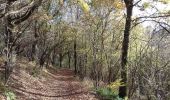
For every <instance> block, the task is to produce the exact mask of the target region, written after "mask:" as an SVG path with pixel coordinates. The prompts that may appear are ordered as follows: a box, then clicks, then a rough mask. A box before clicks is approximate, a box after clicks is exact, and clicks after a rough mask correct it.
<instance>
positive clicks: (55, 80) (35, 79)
mask: <svg viewBox="0 0 170 100" xmlns="http://www.w3.org/2000/svg"><path fill="white" fill-rule="evenodd" d="M26 63H27V64H26ZM31 66H32V65H31V63H29V64H28V62H25V64H24V62H22V63H21V62H20V64H19V65H18V66H17V67H15V68H14V70H13V73H12V74H11V76H10V79H9V82H8V85H9V87H10V88H11V90H12V91H13V92H14V93H15V95H16V97H17V100H97V98H95V96H94V95H93V94H91V93H90V91H89V88H87V86H85V85H83V83H82V81H80V80H79V79H78V78H76V77H75V74H74V72H73V70H69V69H58V70H56V69H53V68H49V69H46V70H42V71H41V72H40V73H39V74H38V75H36V74H37V72H36V69H35V70H33V71H32V67H31ZM34 71H35V72H34ZM31 74H34V75H31Z"/></svg>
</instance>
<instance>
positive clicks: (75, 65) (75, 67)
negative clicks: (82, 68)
mask: <svg viewBox="0 0 170 100" xmlns="http://www.w3.org/2000/svg"><path fill="white" fill-rule="evenodd" d="M74 73H75V74H77V43H76V39H75V40H74Z"/></svg>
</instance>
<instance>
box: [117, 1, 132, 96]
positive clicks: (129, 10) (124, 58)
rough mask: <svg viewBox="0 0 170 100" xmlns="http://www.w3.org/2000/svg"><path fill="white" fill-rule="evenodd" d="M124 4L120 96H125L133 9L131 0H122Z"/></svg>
mask: <svg viewBox="0 0 170 100" xmlns="http://www.w3.org/2000/svg"><path fill="white" fill-rule="evenodd" d="M124 2H125V4H126V13H127V16H126V23H125V30H124V38H123V43H122V57H121V79H122V82H123V83H124V84H125V86H120V88H119V96H120V97H121V98H125V97H126V96H127V68H126V65H127V55H128V47H129V35H130V28H131V16H132V10H133V0H124Z"/></svg>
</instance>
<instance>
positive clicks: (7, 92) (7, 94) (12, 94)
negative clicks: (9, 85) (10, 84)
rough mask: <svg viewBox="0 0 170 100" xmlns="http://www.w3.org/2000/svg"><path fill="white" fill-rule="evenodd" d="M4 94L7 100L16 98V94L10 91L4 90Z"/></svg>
mask: <svg viewBox="0 0 170 100" xmlns="http://www.w3.org/2000/svg"><path fill="white" fill-rule="evenodd" d="M5 96H6V98H7V100H16V95H15V94H14V93H13V92H11V91H6V92H5Z"/></svg>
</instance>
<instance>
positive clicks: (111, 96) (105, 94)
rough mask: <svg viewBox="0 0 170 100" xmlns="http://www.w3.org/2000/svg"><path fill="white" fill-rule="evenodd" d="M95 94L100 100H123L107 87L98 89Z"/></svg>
mask: <svg viewBox="0 0 170 100" xmlns="http://www.w3.org/2000/svg"><path fill="white" fill-rule="evenodd" d="M96 93H97V94H98V95H99V97H100V98H102V100H123V99H122V98H120V97H119V96H118V95H117V94H116V93H115V92H114V91H113V90H112V89H111V88H109V87H104V88H99V89H97V90H96Z"/></svg>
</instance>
